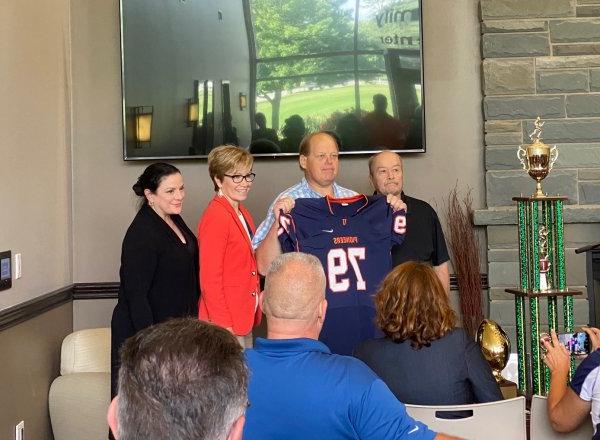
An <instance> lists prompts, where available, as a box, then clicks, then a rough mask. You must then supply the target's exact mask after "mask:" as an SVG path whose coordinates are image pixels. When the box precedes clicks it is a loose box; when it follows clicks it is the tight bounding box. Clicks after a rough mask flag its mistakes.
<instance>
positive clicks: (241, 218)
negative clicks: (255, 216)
mask: <svg viewBox="0 0 600 440" xmlns="http://www.w3.org/2000/svg"><path fill="white" fill-rule="evenodd" d="M238 217H239V218H240V222H242V226H244V230H245V231H246V234H248V238H249V239H250V241H252V237H251V236H250V231H249V230H248V225H247V224H246V220H244V216H243V215H242V213H241V212H240V213H239V214H238Z"/></svg>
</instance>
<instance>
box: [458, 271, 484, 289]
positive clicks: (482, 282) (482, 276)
mask: <svg viewBox="0 0 600 440" xmlns="http://www.w3.org/2000/svg"><path fill="white" fill-rule="evenodd" d="M480 276H481V290H487V289H489V288H490V286H489V284H488V276H487V273H482V274H480ZM450 290H458V278H457V277H456V275H450Z"/></svg>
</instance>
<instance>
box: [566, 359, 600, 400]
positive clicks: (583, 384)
mask: <svg viewBox="0 0 600 440" xmlns="http://www.w3.org/2000/svg"><path fill="white" fill-rule="evenodd" d="M571 388H572V389H573V391H575V394H577V395H578V396H579V397H580V398H581V399H582V400H585V401H586V402H590V401H591V400H592V399H595V398H598V396H599V395H600V351H599V350H596V351H594V352H592V353H590V354H589V355H588V357H586V358H585V359H584V360H583V362H582V363H581V364H580V365H579V367H577V370H576V371H575V374H574V375H573V379H572V380H571Z"/></svg>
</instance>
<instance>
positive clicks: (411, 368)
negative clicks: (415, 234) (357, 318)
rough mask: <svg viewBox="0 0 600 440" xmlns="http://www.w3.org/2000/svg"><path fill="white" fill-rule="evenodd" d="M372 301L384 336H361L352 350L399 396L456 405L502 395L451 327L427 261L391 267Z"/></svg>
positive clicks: (452, 318)
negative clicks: (370, 338) (362, 339)
mask: <svg viewBox="0 0 600 440" xmlns="http://www.w3.org/2000/svg"><path fill="white" fill-rule="evenodd" d="M375 307H376V313H377V314H376V322H377V325H378V326H379V328H381V330H382V331H383V332H384V333H385V335H386V337H385V338H380V339H372V340H369V341H365V342H363V343H362V344H361V345H359V346H358V347H357V348H356V349H355V351H354V355H355V356H356V357H357V358H359V359H361V360H362V361H363V362H365V363H366V364H367V365H368V366H369V367H371V369H372V370H373V371H374V372H375V373H376V374H377V375H379V377H381V379H383V381H384V382H385V383H386V384H387V385H388V387H389V388H390V389H391V390H392V392H393V393H394V394H395V395H396V397H397V398H398V400H400V401H401V402H403V403H411V404H418V405H459V404H467V403H481V402H490V401H495V400H501V399H502V394H501V393H500V389H499V387H498V385H497V384H496V381H495V379H494V377H493V375H492V371H491V369H490V367H489V365H488V364H487V362H486V361H485V359H484V358H483V356H482V354H481V350H480V348H479V346H478V345H477V344H476V343H475V341H474V340H473V339H472V338H470V337H469V336H468V335H467V333H466V332H465V331H464V330H463V329H462V328H455V325H456V315H455V313H454V311H453V310H452V308H451V307H450V303H449V300H448V295H447V294H446V291H445V290H444V287H443V286H442V283H441V282H440V280H439V278H438V277H437V275H436V273H435V271H434V270H433V269H432V268H431V267H429V266H427V265H426V264H423V263H418V262H414V261H410V262H407V263H404V264H401V265H400V266H397V267H396V268H394V269H393V270H392V272H390V273H389V274H388V275H387V277H386V278H385V279H384V280H383V283H382V284H381V286H380V288H379V291H378V292H377V294H376V295H375Z"/></svg>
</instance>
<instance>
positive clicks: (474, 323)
mask: <svg viewBox="0 0 600 440" xmlns="http://www.w3.org/2000/svg"><path fill="white" fill-rule="evenodd" d="M446 222H447V225H448V234H446V239H447V242H448V247H449V250H450V258H451V261H452V266H453V267H454V271H455V272H456V277H457V279H458V290H459V292H460V293H459V299H460V311H461V314H462V322H463V327H464V328H465V330H466V331H467V332H468V333H469V335H471V336H473V337H474V336H475V334H476V332H477V327H478V326H479V323H480V322H481V320H482V319H483V312H482V304H481V276H480V274H479V240H478V238H477V235H476V234H475V228H474V225H473V197H472V195H471V190H469V191H468V192H467V194H466V195H465V196H464V197H463V198H462V199H460V198H459V195H458V189H457V186H454V189H452V191H450V194H449V195H448V199H447V202H446Z"/></svg>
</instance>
